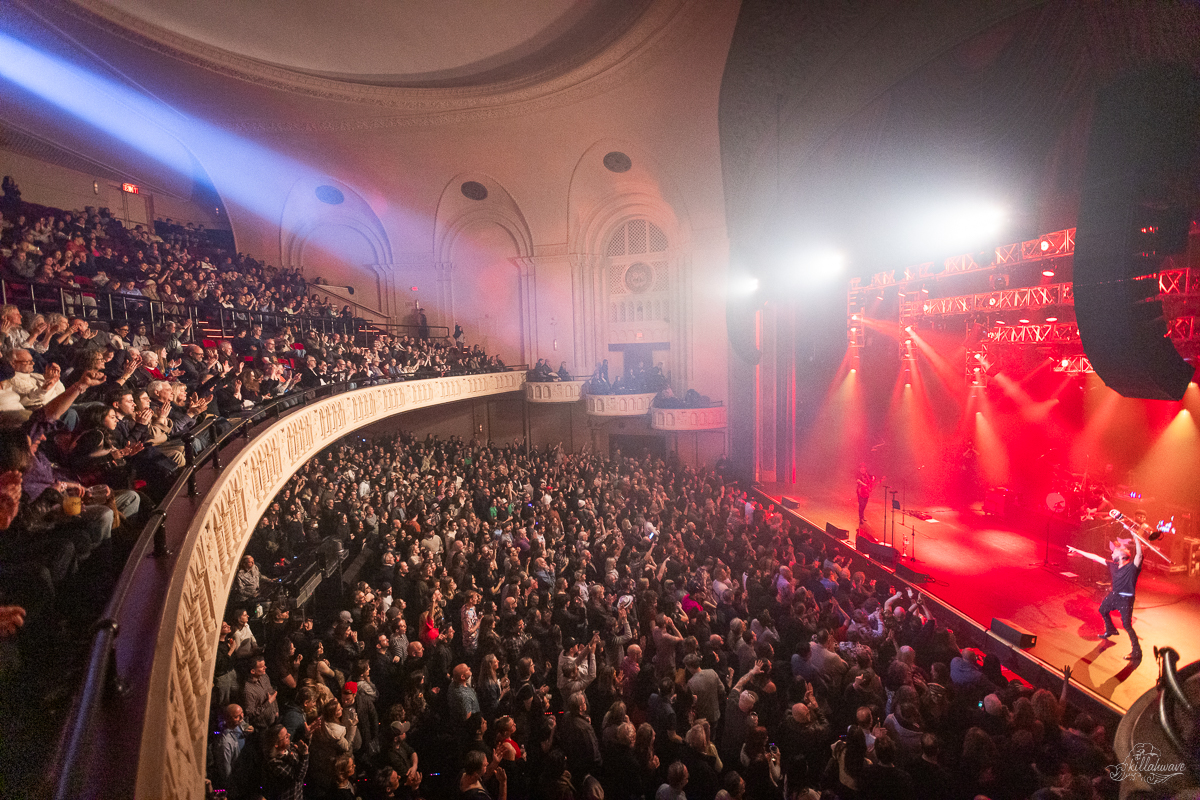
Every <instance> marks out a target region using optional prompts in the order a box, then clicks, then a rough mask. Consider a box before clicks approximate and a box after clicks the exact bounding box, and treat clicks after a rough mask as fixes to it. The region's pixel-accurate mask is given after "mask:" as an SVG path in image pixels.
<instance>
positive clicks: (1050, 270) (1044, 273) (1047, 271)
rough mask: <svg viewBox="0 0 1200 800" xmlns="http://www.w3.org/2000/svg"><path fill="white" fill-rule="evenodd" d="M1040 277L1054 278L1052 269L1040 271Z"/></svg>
mask: <svg viewBox="0 0 1200 800" xmlns="http://www.w3.org/2000/svg"><path fill="white" fill-rule="evenodd" d="M1042 275H1044V276H1046V277H1047V278H1053V277H1054V270H1052V269H1044V270H1042Z"/></svg>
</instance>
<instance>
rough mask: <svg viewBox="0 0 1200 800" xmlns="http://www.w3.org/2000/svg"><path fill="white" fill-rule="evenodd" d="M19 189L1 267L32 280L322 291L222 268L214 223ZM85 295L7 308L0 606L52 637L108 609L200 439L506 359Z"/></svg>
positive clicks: (253, 299)
mask: <svg viewBox="0 0 1200 800" xmlns="http://www.w3.org/2000/svg"><path fill="white" fill-rule="evenodd" d="M5 187H6V192H5V200H4V202H3V212H4V217H3V223H2V227H3V232H2V233H0V244H3V246H4V247H5V248H6V250H7V251H8V252H6V254H5V266H4V274H5V275H6V277H8V278H9V279H10V280H19V281H30V282H32V284H34V285H35V291H36V287H37V286H41V285H47V284H55V283H57V284H59V285H67V284H69V285H71V286H72V287H75V288H77V289H85V288H92V289H94V288H97V287H105V288H107V289H109V290H112V291H116V290H118V289H121V290H123V291H128V292H131V293H136V296H139V297H142V298H154V299H157V300H161V301H163V302H164V308H165V309H166V310H167V311H168V312H170V307H169V302H170V300H169V299H170V298H179V300H180V302H197V303H200V304H201V305H202V306H203V305H204V304H205V303H211V302H213V301H214V300H215V301H217V302H220V303H224V302H226V301H229V302H232V303H233V307H234V308H237V309H242V310H245V311H250V310H253V309H257V310H263V309H267V308H278V307H280V306H281V305H282V306H285V307H291V308H294V309H296V310H300V311H302V310H304V309H311V305H306V303H310V302H320V301H315V300H314V301H310V300H309V299H308V298H306V297H305V296H304V295H305V291H304V286H305V284H304V281H303V279H302V278H300V276H299V275H297V274H295V273H292V272H289V271H286V270H284V271H281V272H274V271H272V270H270V269H269V268H266V269H264V268H263V267H262V266H261V265H259V264H257V262H253V261H252V260H250V259H246V258H244V257H241V256H238V257H236V259H235V258H234V257H226V258H225V260H224V262H223V266H221V267H214V266H213V265H212V263H211V262H210V261H209V260H208V257H207V256H206V255H204V254H202V253H201V252H199V249H201V248H200V245H201V244H202V243H203V237H202V236H200V233H201V232H200V231H197V230H191V229H188V228H186V227H180V226H172V227H171V230H170V231H169V232H168V237H169V240H163V239H162V238H161V237H155V236H153V235H152V234H150V233H149V232H147V231H144V230H142V229H141V228H140V227H139V228H136V229H135V230H133V231H126V230H125V229H124V228H123V227H122V226H121V225H120V223H118V222H116V221H114V220H112V219H111V218H109V217H107V216H106V215H105V214H104V213H103V212H102V211H101V212H97V211H94V210H89V211H88V212H86V213H84V214H75V213H71V212H55V213H51V211H52V210H47V209H41V211H42V212H43V213H39V214H37V215H35V216H33V215H31V216H26V212H28V211H30V210H31V209H40V208H41V207H34V206H30V205H28V204H25V203H22V202H21V201H20V197H19V187H16V185H15V183H13V182H11V180H9V181H6V182H5ZM156 287H157V290H156ZM10 288H11V284H10ZM76 298H77V300H78V302H75V303H74V304H69V305H70V308H69V309H68V310H69V311H71V312H73V313H70V314H61V313H47V314H40V313H35V312H34V311H32V310H28V309H26V310H25V311H24V312H22V309H21V308H19V307H17V306H15V305H4V306H0V462H2V464H0V489H2V490H3V494H2V495H0V608H5V609H7V608H13V609H17V610H16V611H12V612H11V613H12V614H17V615H18V616H19V617H20V619H21V620H22V621H24V620H25V619H26V616H28V621H29V623H30V624H29V625H28V626H27V629H26V630H27V634H29V633H30V632H32V634H33V635H52V633H53V629H54V627H53V625H52V624H51V622H52V620H53V619H55V618H56V612H55V609H56V605H57V607H58V608H59V610H61V609H63V608H68V609H75V608H77V607H78V605H79V601H80V600H82V599H86V600H87V601H89V602H87V603H86V606H87V607H89V608H93V609H95V608H96V607H97V606H99V605H102V603H103V600H104V598H105V597H106V596H107V594H108V592H109V588H110V587H111V585H112V582H113V580H114V578H115V574H116V573H117V572H119V570H120V568H121V563H122V556H123V550H122V547H123V546H124V547H125V548H127V547H128V546H130V545H131V544H132V539H133V538H134V537H135V536H136V534H137V533H138V532H139V531H140V530H141V527H142V522H143V519H144V517H145V516H146V515H147V514H148V513H149V511H151V510H152V509H153V507H154V505H155V504H156V503H157V502H158V501H160V500H161V499H162V498H163V496H164V495H165V493H166V492H167V490H168V489H169V488H170V487H171V485H172V484H173V483H174V481H175V478H176V477H177V476H178V475H179V473H180V470H181V469H182V468H183V466H184V465H185V462H186V460H187V459H186V450H187V449H189V448H190V449H191V450H192V452H194V453H199V452H202V451H203V450H204V449H205V448H206V447H207V446H209V445H210V444H212V443H213V442H214V441H215V439H216V438H217V437H218V436H220V435H221V433H223V432H224V431H225V430H227V429H228V427H229V424H230V420H232V419H235V418H242V417H246V416H251V417H253V416H256V415H259V414H262V413H263V410H262V409H263V406H264V405H265V404H267V403H270V402H271V401H273V400H275V399H277V398H281V397H284V396H287V395H289V394H292V393H294V392H299V391H302V390H308V389H314V388H317V387H319V386H321V385H324V384H343V383H349V384H351V385H352V386H355V385H367V384H371V383H375V382H382V381H390V380H403V379H413V378H427V377H439V376H444V375H457V374H470V373H477V372H486V371H495V370H500V369H504V365H503V363H502V362H500V360H499V359H498V358H494V357H489V356H487V355H486V354H485V353H484V352H483V351H482V350H481V349H480V348H479V347H478V346H475V347H474V348H471V347H468V346H467V345H466V343H465V341H464V340H463V337H462V336H460V337H459V339H458V341H456V342H449V341H445V340H433V339H429V338H418V337H393V336H389V335H386V334H385V335H379V336H373V337H370V340H369V341H368V340H367V337H365V336H362V335H359V336H354V335H352V334H351V333H327V332H321V331H319V330H316V329H315V328H312V327H311V326H310V327H308V328H307V330H304V331H301V330H300V329H299V328H298V327H293V326H291V325H290V324H287V323H286V322H284V324H282V325H281V326H280V327H279V328H277V329H274V330H271V331H270V332H269V333H264V330H263V327H262V325H261V324H260V323H258V322H256V321H253V320H248V321H247V322H246V323H245V324H242V325H240V326H239V328H238V330H237V333H236V335H235V336H234V337H233V338H231V339H224V340H220V341H212V340H205V339H203V338H202V337H200V336H198V335H196V331H195V326H194V324H193V321H192V320H191V319H184V320H182V321H180V322H175V321H171V320H170V319H168V320H167V321H165V322H164V321H161V318H160V321H159V324H158V325H157V326H155V327H150V326H148V325H147V324H146V323H145V322H141V321H139V320H138V318H137V316H136V315H135V316H134V318H133V319H115V320H111V321H108V322H100V321H98V320H96V319H95V315H94V314H92V313H89V308H88V305H89V304H88V303H87V302H86V300H87V299H88V298H87V297H86V295H85V294H83V293H80V294H79V295H77V296H76ZM243 299H244V302H243ZM91 301H92V302H93V303H94V302H95V298H94V297H93V298H91ZM284 402H289V401H286V400H285V401H284ZM114 530H117V531H120V532H121V535H120V536H119V537H118V541H117V543H116V546H115V551H116V552H115V553H114V540H113V532H114ZM64 591H66V593H67V594H68V595H70V597H69V599H67V600H65V601H63V600H62V599H60V598H59V595H60V594H62V593H63V592H64ZM37 622H44V623H46V624H42V625H38V624H34V623H37ZM4 660H5V659H4V656H3V654H0V662H3V661H4ZM3 666H5V664H3V663H0V667H3Z"/></svg>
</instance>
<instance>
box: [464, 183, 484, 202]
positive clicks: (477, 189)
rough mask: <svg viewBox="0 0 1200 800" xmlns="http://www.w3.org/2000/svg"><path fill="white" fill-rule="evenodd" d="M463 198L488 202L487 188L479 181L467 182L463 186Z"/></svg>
mask: <svg viewBox="0 0 1200 800" xmlns="http://www.w3.org/2000/svg"><path fill="white" fill-rule="evenodd" d="M462 193H463V197H467V198H470V199H471V200H486V199H487V187H486V186H484V185H483V184H482V183H480V182H479V181H467V182H466V183H464V184H463V185H462Z"/></svg>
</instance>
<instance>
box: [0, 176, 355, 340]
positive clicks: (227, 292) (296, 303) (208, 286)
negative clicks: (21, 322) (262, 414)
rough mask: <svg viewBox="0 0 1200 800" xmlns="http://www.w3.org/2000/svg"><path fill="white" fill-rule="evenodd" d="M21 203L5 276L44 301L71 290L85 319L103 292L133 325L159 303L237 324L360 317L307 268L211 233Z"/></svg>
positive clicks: (6, 236) (8, 206)
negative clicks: (116, 300)
mask: <svg viewBox="0 0 1200 800" xmlns="http://www.w3.org/2000/svg"><path fill="white" fill-rule="evenodd" d="M6 180H7V179H6ZM19 198H20V191H19V188H18V189H17V191H16V198H15V199H12V198H10V199H9V200H7V201H6V202H5V204H4V219H3V222H2V223H0V256H3V262H2V263H3V268H2V269H0V277H3V278H4V279H6V280H8V281H10V282H15V283H18V284H26V285H32V286H33V287H34V296H35V297H37V298H39V299H43V300H55V299H57V298H58V297H59V291H60V290H66V292H67V294H66V300H67V303H68V305H70V306H78V307H80V308H79V310H80V311H81V312H82V311H84V310H89V309H90V307H94V306H95V305H96V304H97V296H98V293H110V294H112V295H117V296H122V297H124V298H125V300H124V303H123V305H124V309H122V310H128V313H129V316H131V317H133V318H137V317H139V316H144V314H145V313H146V312H147V310H148V306H149V302H148V301H157V302H161V303H162V309H163V312H164V313H166V314H167V315H184V314H185V309H184V307H185V306H186V305H188V304H192V305H195V306H197V307H198V308H199V309H200V313H201V314H202V315H205V316H210V317H211V316H216V315H217V314H219V313H221V311H222V310H225V311H226V312H228V314H229V315H230V316H231V318H232V319H234V320H235V321H249V319H250V318H251V314H252V313H253V312H261V313H266V314H280V315H285V316H289V317H291V316H306V317H340V318H343V319H345V320H352V319H353V316H354V314H353V311H352V310H351V308H350V306H348V305H343V306H342V308H341V309H340V310H339V309H338V308H337V307H336V305H334V303H333V301H331V300H330V299H329V297H327V296H322V295H319V294H309V292H308V288H309V286H308V284H307V283H306V281H305V279H304V278H303V276H301V275H300V272H299V270H295V269H276V268H275V267H272V266H269V265H267V264H264V263H263V262H261V261H258V260H256V259H254V258H251V257H249V256H246V255H243V254H241V253H234V252H230V251H227V250H225V249H224V248H221V247H216V246H213V245H212V241H213V239H212V238H211V237H208V236H205V235H204V234H205V231H203V230H202V229H198V228H194V229H188V228H187V227H183V226H179V225H175V224H170V225H162V226H156V228H153V229H152V228H147V227H145V226H142V225H135V226H133V228H132V229H128V228H126V227H125V226H124V225H123V224H122V223H121V222H120V221H119V220H116V219H114V218H113V217H112V216H111V215H110V214H109V211H108V209H105V208H101V209H96V208H91V207H89V208H86V209H84V210H83V211H66V210H63V209H55V208H49V207H45V206H36V205H32V204H28V203H23V202H21V201H20V199H19ZM158 227H161V229H162V233H163V235H160V234H159V233H158V232H157V228H158Z"/></svg>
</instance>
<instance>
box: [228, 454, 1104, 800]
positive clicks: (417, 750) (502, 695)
mask: <svg viewBox="0 0 1200 800" xmlns="http://www.w3.org/2000/svg"><path fill="white" fill-rule="evenodd" d="M330 543H336V547H337V548H338V549H341V548H345V549H347V550H349V553H350V555H351V556H353V557H354V559H353V561H354V563H357V564H358V565H359V566H360V567H361V571H358V572H356V573H355V574H354V577H353V578H352V579H351V580H350V581H348V582H347V583H346V584H345V585H344V586H342V588H343V590H344V592H343V594H342V595H341V598H340V602H339V600H337V599H334V600H333V601H331V602H332V605H331V604H330V603H329V602H326V603H324V604H323V605H322V606H320V610H319V611H317V612H314V613H307V612H306V611H305V610H304V609H303V608H296V607H294V606H293V604H292V603H291V602H290V601H289V599H288V598H287V597H286V596H284V595H283V594H281V593H280V584H279V582H278V578H279V576H280V575H281V572H280V570H282V569H294V568H295V567H296V565H297V564H299V563H302V562H303V561H304V560H305V559H308V558H315V557H317V555H316V554H317V553H318V552H323V551H324V550H326V549H327V548H328V547H329V545H330ZM851 567H852V564H851V563H848V562H847V560H846V558H845V557H843V556H841V555H836V554H835V553H834V552H833V551H832V549H831V548H828V547H827V546H826V544H825V543H824V540H823V539H814V538H813V537H811V536H810V535H808V534H805V533H802V532H801V531H800V530H799V529H798V528H797V527H795V526H794V525H792V524H789V523H788V522H786V521H785V520H784V518H783V516H782V515H781V514H780V513H779V512H778V511H777V510H776V509H775V508H774V507H773V506H768V507H766V508H764V507H763V506H761V505H760V504H758V503H756V502H755V501H754V500H752V499H750V498H749V497H748V496H747V495H746V494H745V493H743V492H740V491H738V490H737V489H736V488H734V486H733V485H732V484H730V483H729V482H728V481H727V480H726V479H725V478H724V477H723V465H722V464H721V463H720V462H719V463H718V465H717V468H716V469H715V470H713V471H709V470H694V469H691V468H687V467H684V466H681V465H680V464H678V463H665V462H663V461H660V460H656V459H653V458H651V457H643V458H632V457H627V456H622V455H621V454H620V453H617V454H616V455H615V457H613V458H606V457H603V456H600V455H596V454H594V453H589V452H586V451H585V452H583V453H582V454H569V453H566V452H564V451H563V450H562V449H561V446H560V447H552V448H546V449H534V450H532V451H527V450H526V449H524V448H522V447H519V446H494V445H487V446H484V445H482V444H480V443H479V442H475V441H469V442H468V441H463V440H461V439H450V440H447V441H442V440H437V439H435V438H433V437H432V436H430V437H429V438H426V439H424V440H416V439H414V438H412V437H408V436H405V435H402V434H401V435H395V436H388V437H380V438H378V439H373V440H367V439H362V438H360V437H353V438H351V439H348V440H344V441H343V442H341V443H339V444H338V445H335V446H333V447H331V448H330V449H328V450H327V451H325V452H324V453H322V454H321V455H319V456H318V457H317V458H315V459H313V460H312V461H311V462H310V463H309V464H308V465H306V466H305V467H304V468H303V469H302V470H301V471H300V472H299V473H297V475H296V476H295V477H294V478H293V479H292V480H291V481H290V482H289V484H288V486H287V487H286V488H285V489H284V490H283V491H282V492H280V494H279V495H278V496H277V497H276V498H275V500H274V502H273V504H272V505H271V506H270V508H269V510H268V511H267V513H266V514H265V515H264V517H263V518H262V520H261V522H260V524H259V526H258V528H257V530H256V532H255V534H254V536H253V537H252V541H251V543H250V545H249V548H248V550H247V552H246V555H245V556H244V558H243V561H242V564H241V566H240V568H239V570H238V572H237V576H236V578H235V581H234V588H233V592H232V595H231V597H230V601H229V613H228V622H227V623H226V625H225V626H224V627H223V628H222V632H223V646H222V647H221V652H220V655H219V659H218V662H217V667H216V674H215V680H214V693H213V701H214V704H213V709H214V711H213V713H214V725H213V728H212V729H213V730H214V735H213V737H212V740H211V742H210V746H209V753H210V754H211V762H210V769H209V774H210V777H211V782H212V784H213V786H214V787H215V789H216V790H223V791H225V792H227V793H228V796H230V797H234V798H239V797H247V798H250V797H253V798H257V797H259V796H265V797H266V798H268V800H275V798H285V797H286V798H299V797H304V798H317V799H321V798H338V800H341V799H342V798H346V800H349V799H350V798H355V797H361V798H365V799H366V800H372V799H373V798H413V797H426V798H448V797H462V798H469V800H485V798H498V799H499V800H509V798H513V799H514V800H519V799H520V798H538V799H539V800H570V799H571V798H592V799H595V798H606V799H607V800H634V799H635V798H640V799H642V800H650V798H654V800H684V798H687V800H717V798H720V800H730V799H732V800H738V799H739V798H752V799H753V800H760V799H761V800H775V799H776V798H779V799H781V800H782V798H788V800H791V798H813V799H814V800H815V799H816V798H821V800H834V799H840V800H857V799H858V798H863V799H864V800H870V799H872V798H887V799H888V800H893V799H900V800H903V798H930V799H931V800H938V799H939V798H946V800H958V798H964V799H966V800H970V799H971V798H976V797H986V798H992V799H993V800H1009V799H1011V800H1019V799H1020V798H1030V797H1032V798H1036V800H1049V799H1050V798H1056V799H1057V798H1068V799H1071V800H1074V799H1078V800H1084V798H1094V797H1105V796H1115V795H1113V793H1112V792H1111V791H1110V790H1111V789H1112V788H1113V787H1115V786H1116V784H1115V783H1113V782H1112V781H1108V780H1106V779H1103V778H1101V776H1103V775H1104V765H1106V764H1112V763H1116V762H1115V760H1114V757H1113V755H1112V753H1111V752H1110V751H1109V749H1108V748H1109V745H1108V742H1109V739H1108V738H1107V737H1106V734H1105V731H1104V729H1103V728H1102V727H1101V726H1099V725H1098V724H1097V723H1096V721H1095V720H1092V719H1090V718H1089V717H1088V715H1087V714H1085V713H1075V710H1074V709H1071V708H1069V707H1068V706H1067V704H1066V703H1065V697H1066V684H1067V682H1069V679H1070V670H1069V669H1068V670H1064V678H1065V680H1064V683H1063V691H1062V693H1061V694H1060V695H1055V694H1054V693H1052V692H1051V691H1048V690H1046V689H1039V690H1037V691H1034V690H1033V688H1032V687H1030V686H1029V685H1027V684H1025V683H1024V682H1021V681H1019V680H1009V679H1008V678H1007V677H1006V675H1005V673H1004V672H1003V670H1001V668H1000V666H999V664H998V663H997V662H996V661H995V659H994V657H991V656H988V657H982V655H981V654H980V653H978V652H977V651H975V650H972V649H970V648H960V647H959V643H958V642H957V641H956V639H955V634H954V632H953V631H952V630H950V629H948V628H946V627H945V625H944V624H942V623H941V622H939V620H937V619H936V618H935V616H934V615H933V614H932V613H931V611H930V607H929V605H928V604H927V603H926V602H925V600H924V598H923V597H922V596H921V595H920V594H919V593H914V592H912V591H909V590H904V591H900V590H897V589H895V588H894V587H892V586H888V585H886V584H884V583H875V582H872V581H869V580H867V579H866V577H865V576H864V574H863V573H862V572H856V571H853V570H852V568H851ZM339 585H340V584H339Z"/></svg>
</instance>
